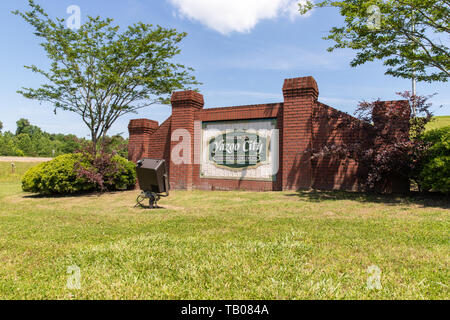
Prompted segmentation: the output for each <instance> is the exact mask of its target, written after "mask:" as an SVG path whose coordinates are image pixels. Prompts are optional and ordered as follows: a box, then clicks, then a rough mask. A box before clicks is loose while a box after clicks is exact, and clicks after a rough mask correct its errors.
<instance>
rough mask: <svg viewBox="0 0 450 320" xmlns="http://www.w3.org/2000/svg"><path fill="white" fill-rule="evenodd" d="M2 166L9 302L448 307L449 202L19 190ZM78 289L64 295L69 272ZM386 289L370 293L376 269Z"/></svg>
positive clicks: (2, 250) (1, 272) (1, 271)
mask: <svg viewBox="0 0 450 320" xmlns="http://www.w3.org/2000/svg"><path fill="white" fill-rule="evenodd" d="M30 166H31V164H17V170H18V174H16V175H15V176H12V175H11V174H10V164H9V163H0V261H1V267H0V298H2V299H84V298H88V299H119V298H122V299H124V298H126V299H212V298H216V299H355V298H356V299H359V298H361V299H408V298H413V299H415V298H418V299H439V298H440V299H448V298H449V297H450V296H449V287H448V286H449V275H450V273H449V262H450V261H449V249H450V243H449V240H450V238H449V236H450V233H449V230H450V219H449V214H450V210H449V202H448V200H447V201H446V200H445V199H443V198H439V197H435V198H428V199H413V198H397V197H378V196H369V195H361V194H352V193H341V192H329V193H318V192H265V193H257V192H220V191H215V192H204V191H193V192H186V191H174V192H172V193H171V195H170V197H169V198H167V199H163V200H162V201H161V202H160V205H161V206H163V207H164V209H158V210H155V211H146V210H143V209H138V208H133V205H134V200H135V197H136V196H137V193H138V191H130V192H122V193H113V194H103V195H87V196H76V197H56V198H43V197H36V196H33V195H30V194H26V193H23V192H22V191H21V189H20V183H19V178H20V174H21V173H22V172H23V171H24V170H25V169H26V168H27V167H30ZM72 265H76V266H78V267H79V268H80V271H81V289H79V290H76V289H67V288H66V282H67V279H68V277H69V274H67V268H68V267H69V266H72ZM372 265H375V266H377V267H378V268H379V269H380V270H381V280H380V284H381V287H382V288H381V289H379V290H369V289H368V288H367V280H368V277H369V276H370V274H369V273H368V272H367V268H368V267H369V266H372Z"/></svg>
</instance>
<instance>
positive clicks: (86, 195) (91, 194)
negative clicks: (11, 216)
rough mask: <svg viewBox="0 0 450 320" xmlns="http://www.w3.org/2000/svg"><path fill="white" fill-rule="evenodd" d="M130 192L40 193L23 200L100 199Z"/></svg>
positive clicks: (27, 196)
mask: <svg viewBox="0 0 450 320" xmlns="http://www.w3.org/2000/svg"><path fill="white" fill-rule="evenodd" d="M125 191H129V190H123V191H109V192H84V193H83V192H79V193H71V194H52V195H43V194H39V193H30V194H27V195H24V196H23V197H22V198H24V199H58V198H82V197H83V198H98V197H101V196H104V195H115V194H120V193H122V192H125Z"/></svg>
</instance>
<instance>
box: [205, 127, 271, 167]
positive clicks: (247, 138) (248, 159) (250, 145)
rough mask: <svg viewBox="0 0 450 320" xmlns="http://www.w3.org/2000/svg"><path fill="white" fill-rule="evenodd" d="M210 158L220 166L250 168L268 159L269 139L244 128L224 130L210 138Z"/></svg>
mask: <svg viewBox="0 0 450 320" xmlns="http://www.w3.org/2000/svg"><path fill="white" fill-rule="evenodd" d="M208 144H209V160H210V161H212V162H214V163H215V164H216V165H218V166H223V167H228V168H248V167H252V166H256V165H258V164H260V163H263V162H265V161H266V159H267V154H268V152H269V150H268V148H267V147H268V144H267V139H266V137H264V136H261V135H259V134H258V133H251V132H247V131H243V130H240V131H239V130H237V131H234V132H224V133H221V134H219V135H217V136H215V137H213V138H211V139H210V140H209V143H208Z"/></svg>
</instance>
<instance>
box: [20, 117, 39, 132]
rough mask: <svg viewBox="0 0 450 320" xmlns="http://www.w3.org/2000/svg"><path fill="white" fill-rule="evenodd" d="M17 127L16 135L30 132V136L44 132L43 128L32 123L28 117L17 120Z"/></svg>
mask: <svg viewBox="0 0 450 320" xmlns="http://www.w3.org/2000/svg"><path fill="white" fill-rule="evenodd" d="M16 125H17V129H16V135H17V136H18V135H20V134H22V133H25V134H28V135H29V136H34V135H36V134H40V133H42V130H41V128H39V127H38V126H34V125H31V123H30V121H28V119H24V118H21V119H19V120H17V121H16Z"/></svg>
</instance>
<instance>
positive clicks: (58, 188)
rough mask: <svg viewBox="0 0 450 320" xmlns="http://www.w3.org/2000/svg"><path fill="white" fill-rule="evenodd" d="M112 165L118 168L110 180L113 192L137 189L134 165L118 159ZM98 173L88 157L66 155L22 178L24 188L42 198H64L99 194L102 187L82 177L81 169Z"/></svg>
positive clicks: (114, 159) (113, 160)
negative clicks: (67, 195) (64, 196)
mask: <svg viewBox="0 0 450 320" xmlns="http://www.w3.org/2000/svg"><path fill="white" fill-rule="evenodd" d="M111 162H112V164H113V165H115V166H116V170H113V172H114V173H112V174H110V176H108V177H104V178H105V180H106V178H107V180H108V181H110V183H108V184H106V187H107V189H108V190H109V191H113V190H122V189H130V188H133V187H134V185H135V183H136V172H135V166H134V164H133V163H132V162H130V161H128V160H126V159H124V158H122V157H120V156H117V155H116V156H114V157H112V158H111ZM80 165H81V166H82V167H83V168H86V169H90V170H93V171H94V172H95V171H96V169H95V167H94V165H93V161H92V157H89V156H87V155H84V154H66V155H62V156H58V157H56V158H55V159H53V160H51V161H48V162H44V163H41V164H39V165H38V166H36V167H33V168H31V169H29V170H28V171H27V172H26V173H25V175H24V177H23V179H22V189H23V191H26V192H33V193H39V194H42V195H58V194H61V195H64V194H75V193H82V192H92V191H98V190H99V186H98V185H97V184H96V183H94V182H91V181H89V180H88V179H87V178H85V177H80V175H79V174H78V168H79V167H80Z"/></svg>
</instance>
